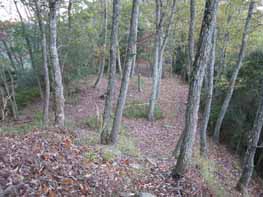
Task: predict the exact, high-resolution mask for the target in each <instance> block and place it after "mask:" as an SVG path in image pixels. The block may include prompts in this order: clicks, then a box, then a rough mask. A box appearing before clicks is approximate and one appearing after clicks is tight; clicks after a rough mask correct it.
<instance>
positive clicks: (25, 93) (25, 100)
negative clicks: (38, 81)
mask: <svg viewBox="0 0 263 197" xmlns="http://www.w3.org/2000/svg"><path fill="white" fill-rule="evenodd" d="M39 97H40V94H39V89H38V88H37V87H32V88H27V89H18V90H17V92H16V101H17V105H18V106H19V107H25V106H26V105H27V104H30V103H32V102H33V101H34V100H35V99H36V98H39Z"/></svg>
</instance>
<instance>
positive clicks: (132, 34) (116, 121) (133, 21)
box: [111, 0, 140, 144]
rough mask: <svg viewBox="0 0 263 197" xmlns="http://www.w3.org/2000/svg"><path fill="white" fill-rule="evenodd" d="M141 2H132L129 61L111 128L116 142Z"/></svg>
mask: <svg viewBox="0 0 263 197" xmlns="http://www.w3.org/2000/svg"><path fill="white" fill-rule="evenodd" d="M139 3H140V0H133V4H132V14H131V23H130V33H129V39H128V48H127V62H126V65H125V68H124V73H123V77H122V82H121V89H120V94H119V98H118V103H117V108H116V112H115V118H114V121H113V127H112V130H111V142H112V143H113V144H116V143H117V141H118V134H119V131H120V127H121V119H122V113H123V109H124V106H125V102H126V97H127V92H128V87H129V79H130V75H131V67H132V63H133V60H134V55H135V54H134V52H135V51H136V49H135V48H136V41H137V30H138V20H139Z"/></svg>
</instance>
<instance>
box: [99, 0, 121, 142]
mask: <svg viewBox="0 0 263 197" xmlns="http://www.w3.org/2000/svg"><path fill="white" fill-rule="evenodd" d="M120 6H121V5H120V0H113V15H112V30H111V47H110V65H109V68H110V73H109V80H108V87H107V95H106V100H105V107H104V114H103V129H102V132H101V143H102V144H109V143H110V142H111V140H110V124H111V112H112V100H113V95H114V88H115V78H116V58H117V47H118V29H119V20H120Z"/></svg>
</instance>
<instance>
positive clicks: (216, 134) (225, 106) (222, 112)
mask: <svg viewBox="0 0 263 197" xmlns="http://www.w3.org/2000/svg"><path fill="white" fill-rule="evenodd" d="M254 7H255V2H254V1H251V2H250V4H249V10H248V15H247V19H246V23H245V27H244V32H243V37H242V44H241V48H240V52H239V56H238V61H237V64H236V66H235V68H234V71H233V74H232V77H231V80H230V85H229V88H228V91H227V94H226V97H225V100H224V103H223V105H222V107H221V110H220V113H219V116H218V119H217V122H216V126H215V131H214V135H213V140H214V141H215V142H217V143H218V142H219V138H220V129H221V126H222V123H223V120H224V117H225V114H226V112H227V109H228V106H229V103H230V101H231V98H232V95H233V92H234V88H235V83H236V79H237V76H238V73H239V70H240V68H241V66H242V61H243V58H244V55H245V49H246V45H247V40H248V33H249V27H250V22H251V19H252V15H253V10H254Z"/></svg>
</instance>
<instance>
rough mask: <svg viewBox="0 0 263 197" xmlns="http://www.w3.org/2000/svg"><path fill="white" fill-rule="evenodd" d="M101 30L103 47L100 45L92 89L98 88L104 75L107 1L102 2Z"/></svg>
mask: <svg viewBox="0 0 263 197" xmlns="http://www.w3.org/2000/svg"><path fill="white" fill-rule="evenodd" d="M102 2H103V10H104V11H103V30H102V32H101V39H103V45H102V53H101V57H100V67H99V74H98V77H97V80H96V82H95V84H94V88H96V87H98V85H99V83H100V81H101V79H102V77H103V74H104V68H105V62H106V49H107V32H108V11H107V10H108V8H107V7H108V6H107V0H103V1H102Z"/></svg>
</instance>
